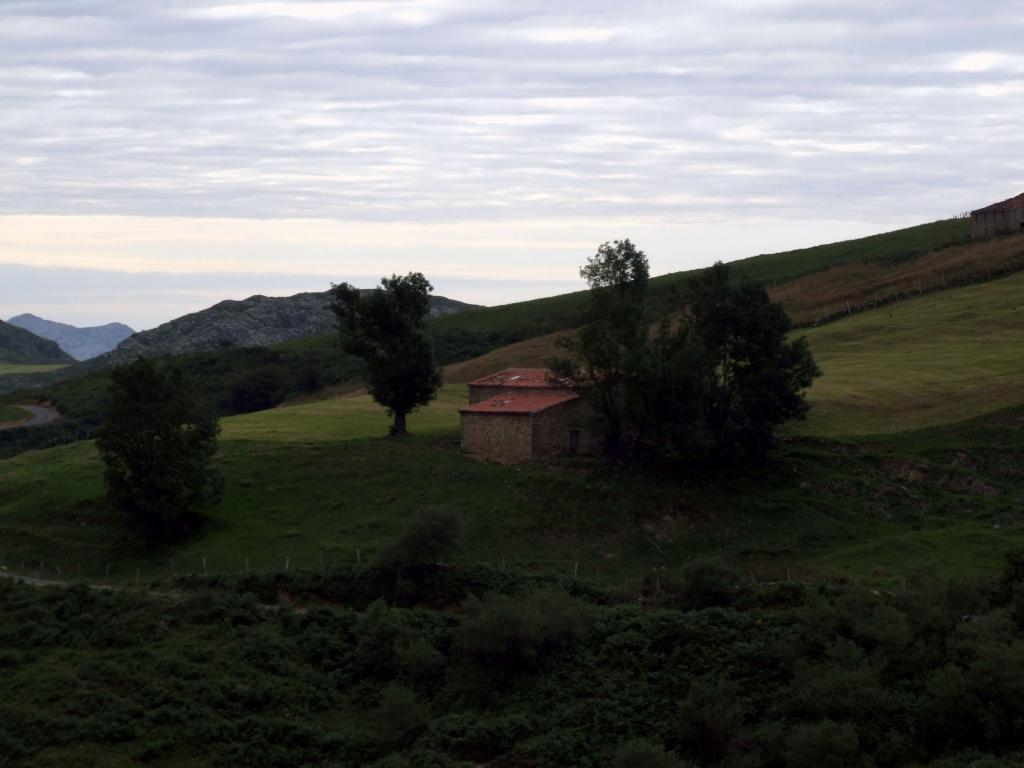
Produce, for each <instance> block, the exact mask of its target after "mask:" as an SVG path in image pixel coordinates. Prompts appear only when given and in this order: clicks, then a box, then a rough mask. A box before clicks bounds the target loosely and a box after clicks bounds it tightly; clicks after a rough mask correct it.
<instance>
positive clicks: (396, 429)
mask: <svg viewBox="0 0 1024 768" xmlns="http://www.w3.org/2000/svg"><path fill="white" fill-rule="evenodd" d="M407 434H409V433H408V431H406V429H405V413H404V412H402V413H400V412H398V411H395V423H394V424H392V425H391V436H392V437H404V436H405V435H407Z"/></svg>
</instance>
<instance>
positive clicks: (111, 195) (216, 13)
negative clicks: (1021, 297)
mask: <svg viewBox="0 0 1024 768" xmlns="http://www.w3.org/2000/svg"><path fill="white" fill-rule="evenodd" d="M1021 39H1024V0H1010V1H1009V2H1003V3H999V4H995V5H990V6H986V9H985V12H984V13H979V12H978V11H977V9H976V7H974V6H973V4H971V3H964V2H962V1H960V2H943V1H941V0H940V1H938V2H933V1H927V2H926V1H925V0H911V1H909V2H899V1H898V0H884V1H882V0H855V1H854V0H821V2H800V1H797V0H688V1H687V2H678V1H677V0H671V1H668V2H648V1H646V0H632V1H631V2H629V3H623V2H621V0H615V1H614V2H613V1H608V2H606V1H605V0H560V2H558V3H553V2H550V0H540V1H535V0H515V1H514V2H513V1H512V0H505V1H502V2H498V1H496V0H344V1H341V2H339V1H335V0H323V1H321V2H316V1H313V0H296V1H294V2H291V1H288V0H255V1H252V2H235V1H233V0H214V1H213V2H197V1H195V0H161V2H138V0H2V2H0V317H4V318H7V317H10V316H12V315H15V314H18V313H21V312H33V313H35V314H39V315H42V316H44V317H48V318H51V319H54V320H60V321H64V322H71V323H74V324H77V325H92V324H99V323H103V322H109V321H115V320H116V321H121V322H126V323H128V324H129V325H132V326H133V327H135V328H136V329H142V328H147V327H152V326H155V325H157V324H158V323H161V322H164V321H166V320H169V319H171V318H173V317H176V316H179V315H181V314H184V313H186V312H190V311H195V310H197V309H200V308H203V307H206V306H209V305H211V304H213V303H216V302H217V301H219V300H221V299H226V298H244V297H246V296H248V295H252V294H254V293H263V294H266V295H288V294H291V293H296V292H299V291H306V290H325V289H326V288H328V287H329V286H330V284H331V283H332V282H341V281H348V282H353V283H355V284H357V285H360V286H371V285H373V284H375V283H376V281H377V280H378V279H379V278H380V276H382V275H385V274H391V273H403V272H407V271H410V270H417V271H422V272H424V273H425V274H426V275H427V277H428V278H429V279H430V280H431V281H432V282H433V284H434V286H435V289H436V292H437V293H438V294H441V295H447V296H450V297H452V298H457V299H462V300H465V301H471V302H475V303H482V304H501V303H506V302H509V301H517V300H521V299H526V298H534V297H538V296H544V295H551V294H554V293H561V292H564V291H568V290H577V289H580V288H582V287H583V285H582V283H581V281H580V279H579V275H578V269H579V266H580V265H581V264H582V263H583V262H584V261H585V260H586V258H587V257H588V256H589V255H591V254H593V253H594V251H595V250H596V248H597V246H598V245H599V244H600V243H601V242H604V241H606V240H612V239H616V238H625V237H628V238H630V239H632V240H633V241H634V242H635V243H636V244H637V245H638V246H639V247H641V248H642V249H643V250H644V251H645V252H646V253H647V255H648V257H649V258H650V261H651V271H652V274H661V273H665V272H671V271H676V270H680V269H688V268H692V267H699V266H704V265H707V264H710V263H712V262H713V261H715V260H717V259H723V260H730V259H734V258H740V257H744V256H751V255H755V254H758V253H766V252H773V251H778V250H784V249H788V248H793V247H802V246H810V245H815V244H818V243H822V242H834V241H837V240H842V239H846V238H849V237H854V236H859V235H866V234H871V233H876V232H881V231H887V230H891V229H895V228H899V227H902V226H909V225H913V224H917V223H923V222H926V221H933V220H936V219H941V218H948V217H950V216H954V215H957V214H960V213H962V212H964V211H966V210H969V209H971V208H976V207H980V206H982V205H985V204H988V203H991V202H994V201H997V200H1001V199H1004V198H1007V197H1010V196H1013V195H1016V194H1019V193H1021V192H1024V152H1022V149H1024V147H1022V142H1024V138H1022V134H1021V130H1020V127H1021V126H1022V125H1024V48H1022V46H1021V44H1020V40H1021Z"/></svg>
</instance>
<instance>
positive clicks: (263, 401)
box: [228, 367, 288, 413]
mask: <svg viewBox="0 0 1024 768" xmlns="http://www.w3.org/2000/svg"><path fill="white" fill-rule="evenodd" d="M287 394H288V380H287V377H286V375H285V374H284V372H283V371H281V370H280V369H278V368H273V367H268V368H259V369H257V370H255V371H252V372H251V373H246V374H245V375H244V376H243V377H242V378H240V379H238V380H237V381H236V382H235V383H234V385H233V386H232V387H231V393H230V395H229V397H228V411H230V412H231V413H252V412H253V411H265V410H267V409H268V408H273V407H274V406H275V405H278V404H279V403H281V402H282V401H283V400H284V399H285V397H286V396H287Z"/></svg>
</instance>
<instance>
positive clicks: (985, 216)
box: [971, 208, 1024, 240]
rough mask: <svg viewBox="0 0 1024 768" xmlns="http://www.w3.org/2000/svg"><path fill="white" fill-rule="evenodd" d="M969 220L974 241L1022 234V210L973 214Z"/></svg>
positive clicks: (1023, 220) (1023, 229)
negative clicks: (1016, 233) (970, 220)
mask: <svg viewBox="0 0 1024 768" xmlns="http://www.w3.org/2000/svg"><path fill="white" fill-rule="evenodd" d="M971 219H972V223H971V237H973V238H974V239H976V240H984V239H986V238H989V237H997V236H999V235H1009V234H1013V233H1014V232H1024V208H1014V209H1013V210H1009V211H987V212H985V213H975V214H974V215H973V216H972V217H971Z"/></svg>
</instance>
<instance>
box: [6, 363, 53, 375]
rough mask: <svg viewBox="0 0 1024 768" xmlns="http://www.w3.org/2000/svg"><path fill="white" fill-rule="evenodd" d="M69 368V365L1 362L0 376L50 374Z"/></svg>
mask: <svg viewBox="0 0 1024 768" xmlns="http://www.w3.org/2000/svg"><path fill="white" fill-rule="evenodd" d="M67 366H68V364H67V363H57V364H51V365H28V364H25V363H3V362H0V376H6V375H7V374H9V373H19V374H20V373H49V372H50V371H59V370H60V369H61V368H67Z"/></svg>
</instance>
